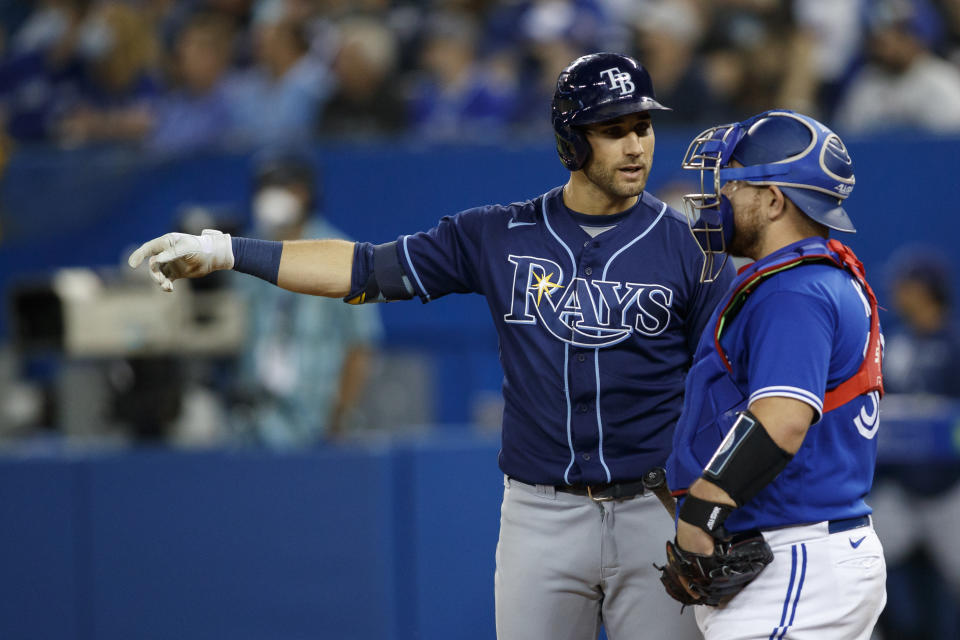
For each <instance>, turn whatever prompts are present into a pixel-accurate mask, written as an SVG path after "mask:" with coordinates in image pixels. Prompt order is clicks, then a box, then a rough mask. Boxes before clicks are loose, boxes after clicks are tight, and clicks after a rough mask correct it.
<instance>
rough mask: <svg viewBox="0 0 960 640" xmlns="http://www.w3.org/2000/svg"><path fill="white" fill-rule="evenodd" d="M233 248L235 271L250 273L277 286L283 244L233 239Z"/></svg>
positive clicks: (250, 239)
mask: <svg viewBox="0 0 960 640" xmlns="http://www.w3.org/2000/svg"><path fill="white" fill-rule="evenodd" d="M231 242H232V246H233V270H234V271H239V272H241V273H248V274H250V275H252V276H256V277H258V278H260V279H262V280H266V281H267V282H269V283H270V284H277V277H278V276H279V274H280V255H281V254H282V253H283V243H282V242H277V241H274V240H257V239H254V238H237V237H234V238H232V239H231Z"/></svg>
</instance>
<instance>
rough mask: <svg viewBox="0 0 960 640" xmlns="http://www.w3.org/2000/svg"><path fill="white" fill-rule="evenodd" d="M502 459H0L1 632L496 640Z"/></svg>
mask: <svg viewBox="0 0 960 640" xmlns="http://www.w3.org/2000/svg"><path fill="white" fill-rule="evenodd" d="M496 456H497V445H496V443H495V442H492V441H490V440H474V439H467V440H456V441H446V442H437V441H434V442H431V443H420V444H411V445H403V446H395V447H389V448H367V449H336V450H322V451H314V452H304V453H300V454H285V455H273V454H268V453H262V452H208V453H193V454H187V453H182V452H175V451H160V450H142V451H132V452H124V453H103V454H87V455H82V456H63V457H57V458H55V459H47V458H41V459H37V458H17V457H13V456H6V457H2V458H0V523H2V526H0V638H3V639H4V640H21V639H22V640H28V639H29V640H47V639H49V640H114V639H115V640H129V639H130V638H137V639H138V640H151V639H158V640H159V639H161V638H162V639H169V638H178V639H179V640H190V639H197V640H201V639H214V638H232V639H237V640H245V639H249V640H267V639H270V640H287V639H291V640H292V639H300V638H304V639H306V638H310V639H314V640H316V639H328V638H329V639H331V640H334V639H336V640H414V639H416V640H430V639H436V640H441V639H445V638H449V637H457V638H464V639H467V640H469V639H471V638H476V639H477V640H480V639H485V638H492V637H493V635H494V632H493V629H494V622H493V573H494V549H495V546H496V539H497V527H498V523H499V504H500V498H501V496H502V491H503V481H502V475H501V474H500V473H499V471H498V470H497V468H496Z"/></svg>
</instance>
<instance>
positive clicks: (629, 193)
mask: <svg viewBox="0 0 960 640" xmlns="http://www.w3.org/2000/svg"><path fill="white" fill-rule="evenodd" d="M585 133H586V136H587V140H588V141H589V143H590V159H589V160H587V164H586V166H584V168H583V173H584V175H585V176H586V178H587V179H588V180H589V181H590V182H591V183H592V184H593V185H594V186H595V187H596V188H597V189H599V190H600V191H601V192H603V193H604V195H606V196H607V197H613V198H620V199H626V198H633V197H635V196H638V195H640V193H641V192H642V191H643V189H644V188H645V187H646V185H647V177H648V176H649V175H650V167H651V166H652V164H653V148H654V143H655V137H654V134H653V123H652V122H651V121H650V114H649V113H647V112H646V111H643V112H641V113H631V114H628V115H625V116H621V117H619V118H614V119H613V120H605V121H604V122H598V123H596V124H591V125H587V127H586V129H585Z"/></svg>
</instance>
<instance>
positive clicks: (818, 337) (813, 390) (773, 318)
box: [743, 291, 836, 422]
mask: <svg viewBox="0 0 960 640" xmlns="http://www.w3.org/2000/svg"><path fill="white" fill-rule="evenodd" d="M747 312H748V310H747V309H744V311H743V313H747ZM835 325H836V322H835V318H834V314H833V313H832V312H831V309H830V307H829V306H828V305H827V304H826V303H825V302H824V301H823V300H821V299H818V298H816V297H813V296H810V295H804V294H801V293H796V292H790V291H779V292H776V293H773V294H771V295H768V296H766V297H764V298H763V299H761V300H758V301H757V304H756V305H751V308H750V309H749V315H748V319H747V326H746V331H745V332H744V336H745V337H744V339H745V341H746V345H745V346H746V350H745V353H746V354H747V358H748V360H749V362H748V364H747V371H748V375H749V378H748V386H749V393H750V398H749V401H748V403H750V404H752V403H753V402H754V401H756V400H759V399H760V398H768V397H784V398H793V399H795V400H800V401H801V402H805V403H806V404H808V405H810V406H811V407H813V409H814V411H815V412H816V417H815V419H814V422H817V421H819V420H820V417H821V416H822V414H823V397H824V394H825V392H826V388H827V378H828V375H829V369H830V359H831V355H832V351H833V337H834V333H835Z"/></svg>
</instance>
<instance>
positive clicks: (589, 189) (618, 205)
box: [563, 172, 640, 216]
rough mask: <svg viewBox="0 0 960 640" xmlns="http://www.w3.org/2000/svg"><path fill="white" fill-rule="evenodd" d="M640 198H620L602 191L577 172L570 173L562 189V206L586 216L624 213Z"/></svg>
mask: <svg viewBox="0 0 960 640" xmlns="http://www.w3.org/2000/svg"><path fill="white" fill-rule="evenodd" d="M639 197H640V196H627V197H621V196H617V195H614V194H611V193H607V192H605V191H602V190H601V189H600V188H598V187H597V185H595V184H594V183H593V182H591V181H590V180H587V179H586V178H584V177H583V176H582V175H581V174H580V173H579V172H575V173H571V174H570V180H569V181H568V182H567V184H566V185H565V186H564V187H563V204H565V205H566V206H567V208H568V209H570V210H572V211H576V212H577V213H583V214H586V215H588V216H609V215H613V214H615V213H621V212H623V211H626V210H627V209H629V208H630V207H632V206H633V205H635V204H637V198H639Z"/></svg>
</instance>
